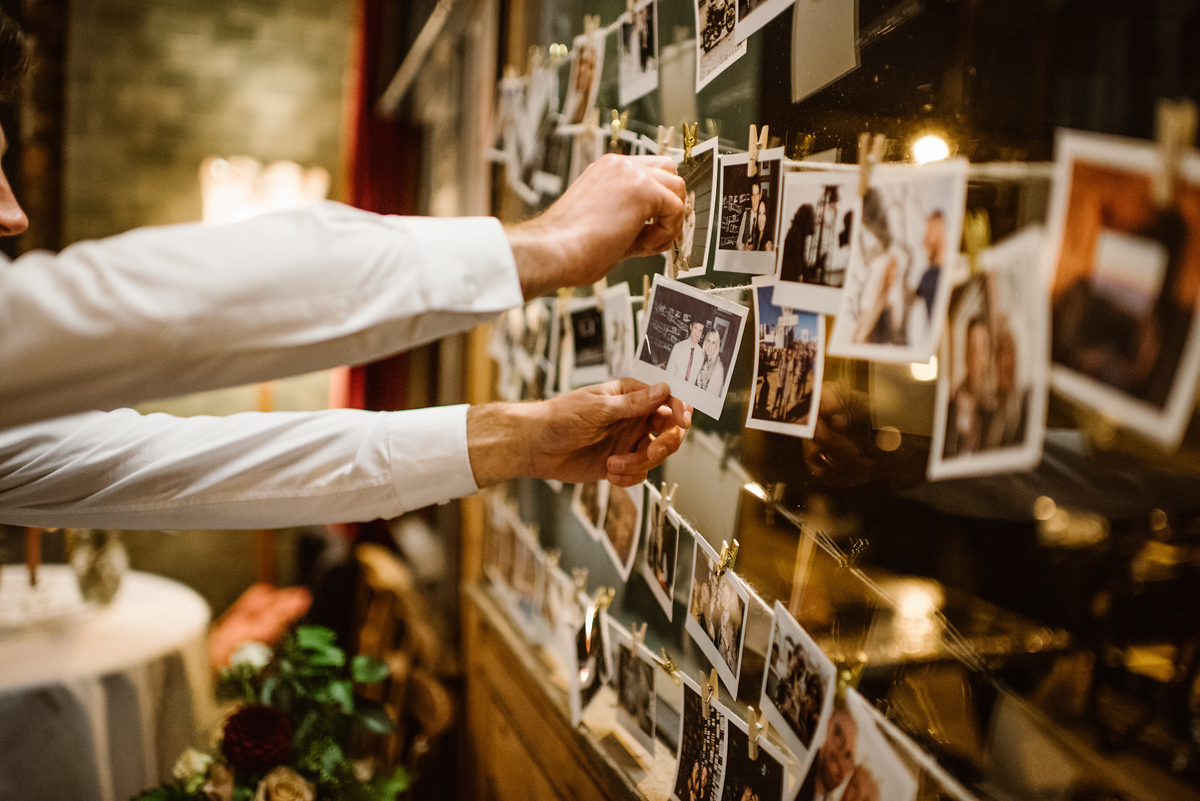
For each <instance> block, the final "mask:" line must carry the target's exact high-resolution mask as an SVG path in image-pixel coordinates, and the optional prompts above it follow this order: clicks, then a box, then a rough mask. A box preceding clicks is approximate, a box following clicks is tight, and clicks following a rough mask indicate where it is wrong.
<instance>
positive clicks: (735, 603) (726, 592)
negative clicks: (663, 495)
mask: <svg viewBox="0 0 1200 801" xmlns="http://www.w3.org/2000/svg"><path fill="white" fill-rule="evenodd" d="M717 558H718V557H717V553H716V552H715V551H714V550H713V548H712V546H711V545H709V544H708V543H707V542H706V541H705V540H704V538H703V537H699V536H698V537H696V543H695V561H694V562H693V563H692V564H693V565H694V567H693V568H692V593H691V599H690V601H689V602H688V616H687V620H686V621H685V623H684V628H685V629H687V633H688V634H690V635H691V636H692V639H693V640H695V641H696V644H697V645H699V646H700V650H701V651H702V652H703V653H704V655H705V656H706V657H708V660H709V661H710V662H712V664H713V667H715V668H716V669H717V675H718V676H720V677H721V681H722V682H723V683H724V684H725V687H726V688H728V690H729V692H731V693H732V694H733V695H735V696H736V695H737V692H738V681H739V679H740V677H741V672H742V644H743V641H744V640H745V637H746V621H747V617H748V614H749V610H750V604H749V599H750V593H749V592H748V591H747V590H746V587H745V585H743V584H742V582H741V579H739V578H738V577H737V576H736V575H735V574H734V572H733V571H732V570H726V571H725V572H724V573H722V574H721V575H720V576H717V575H716V573H715V572H714V570H713V568H714V567H716V564H717Z"/></svg>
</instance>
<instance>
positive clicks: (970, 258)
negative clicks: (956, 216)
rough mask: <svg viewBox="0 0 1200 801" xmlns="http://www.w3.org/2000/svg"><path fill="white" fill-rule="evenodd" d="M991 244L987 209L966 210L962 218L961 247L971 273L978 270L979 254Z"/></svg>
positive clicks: (990, 225) (979, 268)
mask: <svg viewBox="0 0 1200 801" xmlns="http://www.w3.org/2000/svg"><path fill="white" fill-rule="evenodd" d="M991 244H992V224H991V221H990V220H989V218H988V213H987V209H979V210H978V211H968V212H967V217H966V219H965V220H963V247H965V248H966V251H967V263H968V264H970V265H971V274H972V275H974V274H975V273H978V272H980V271H981V270H982V269H983V268H982V267H981V266H980V265H979V256H980V255H981V254H982V253H983V252H984V251H985V250H987V249H988V247H989V246H990V245H991Z"/></svg>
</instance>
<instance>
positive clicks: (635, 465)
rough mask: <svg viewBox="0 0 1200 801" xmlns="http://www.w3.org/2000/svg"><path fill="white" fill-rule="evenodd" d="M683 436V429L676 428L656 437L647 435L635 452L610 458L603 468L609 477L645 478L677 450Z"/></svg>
mask: <svg viewBox="0 0 1200 801" xmlns="http://www.w3.org/2000/svg"><path fill="white" fill-rule="evenodd" d="M683 436H684V431H683V429H682V428H678V427H672V428H669V429H667V430H666V431H664V432H663V433H662V434H660V435H659V436H657V437H651V436H649V435H647V436H645V437H643V438H642V441H641V442H640V443H639V444H638V448H637V450H636V451H634V452H633V453H622V454H616V455H614V456H610V457H608V462H607V463H606V465H605V466H606V467H607V468H608V472H609V474H610V475H619V476H627V477H632V476H638V475H640V476H645V475H646V473H647V472H648V471H650V470H653V469H654V468H656V467H658V466H659V465H661V464H662V463H663V462H665V461H666V460H667V457H669V456H671V455H672V454H673V453H675V452H676V451H678V450H679V446H680V445H682V444H683Z"/></svg>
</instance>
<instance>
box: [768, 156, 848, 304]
mask: <svg viewBox="0 0 1200 801" xmlns="http://www.w3.org/2000/svg"><path fill="white" fill-rule="evenodd" d="M861 205H862V201H861V199H860V198H859V196H858V173H857V172H851V173H835V172H820V171H803V172H788V173H784V176H783V203H782V208H781V209H780V216H779V236H780V240H781V242H782V246H781V247H779V248H776V253H777V255H778V263H777V264H776V268H775V276H776V277H777V278H778V279H779V283H777V284H776V285H775V298H774V302H775V304H776V305H777V306H787V307H790V308H793V309H811V310H813V311H819V312H823V313H825V314H837V312H838V307H839V306H840V305H841V302H842V285H843V283H844V282H845V278H846V269H847V268H848V267H849V266H850V251H851V244H852V243H853V241H854V237H855V235H856V233H857V231H858V220H859V216H860V215H861V208H860V207H861Z"/></svg>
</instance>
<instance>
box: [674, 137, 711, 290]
mask: <svg viewBox="0 0 1200 801" xmlns="http://www.w3.org/2000/svg"><path fill="white" fill-rule="evenodd" d="M716 165H717V140H716V139H715V138H713V139H709V140H708V141H706V142H701V143H700V144H698V145H696V146H695V147H693V148H692V160H691V161H690V162H686V161H684V158H683V153H682V152H680V153H679V154H678V155H676V156H675V169H676V170H678V171H679V177H680V178H682V179H683V183H684V186H685V187H686V190H685V192H686V194H685V195H684V200H683V236H682V237H681V238H680V247H679V249H680V252H681V253H682V254H683V257H684V258H685V259H687V269H686V270H683V269H680V270H679V273H678V277H680V278H687V277H689V276H693V275H703V274H704V272H705V270H707V269H708V243H709V242H710V241H711V239H712V237H711V236H710V234H711V232H712V221H713V209H714V205H713V197H714V196H715V194H716V189H717V169H716ZM668 258H669V256H668Z"/></svg>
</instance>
